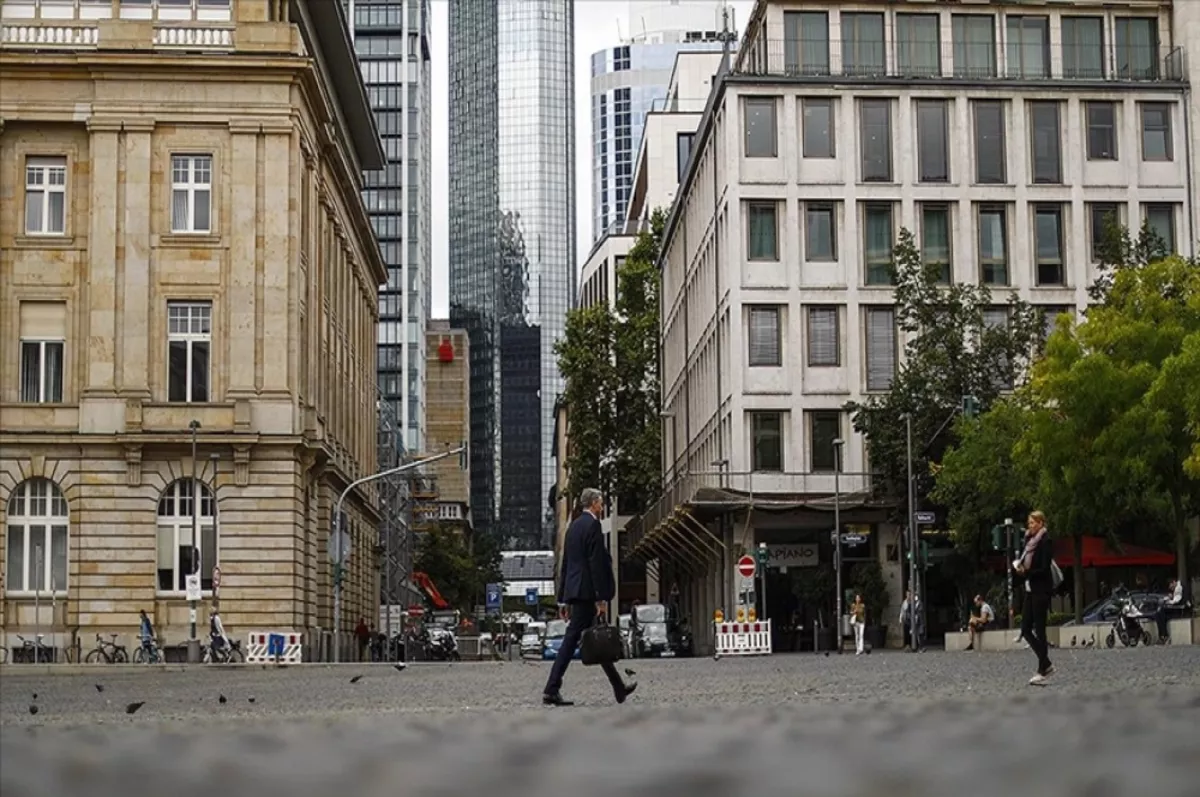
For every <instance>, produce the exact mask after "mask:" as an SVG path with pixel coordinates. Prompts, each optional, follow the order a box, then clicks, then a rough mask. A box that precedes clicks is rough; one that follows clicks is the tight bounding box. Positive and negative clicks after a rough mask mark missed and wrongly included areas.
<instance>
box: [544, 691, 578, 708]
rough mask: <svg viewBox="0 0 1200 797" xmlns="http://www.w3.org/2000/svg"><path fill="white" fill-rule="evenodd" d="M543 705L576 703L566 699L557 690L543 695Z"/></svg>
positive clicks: (571, 704) (569, 704) (570, 704)
mask: <svg viewBox="0 0 1200 797" xmlns="http://www.w3.org/2000/svg"><path fill="white" fill-rule="evenodd" d="M542 705H543V706H573V705H575V704H574V703H573V702H572V701H570V700H564V699H563V696H562V695H560V694H559V693H557V692H555V693H554V694H552V695H542Z"/></svg>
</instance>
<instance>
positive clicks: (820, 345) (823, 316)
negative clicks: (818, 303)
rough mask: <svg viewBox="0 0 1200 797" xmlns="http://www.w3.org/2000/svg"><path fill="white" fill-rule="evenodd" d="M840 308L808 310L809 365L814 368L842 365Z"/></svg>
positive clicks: (811, 308) (810, 308)
mask: <svg viewBox="0 0 1200 797" xmlns="http://www.w3.org/2000/svg"><path fill="white" fill-rule="evenodd" d="M840 326H841V324H840V322H839V320H838V308H836V307H809V308H808V364H809V366H811V367H814V368H823V367H828V366H833V367H836V366H839V365H841V364H842V347H841V344H840V340H841V329H840Z"/></svg>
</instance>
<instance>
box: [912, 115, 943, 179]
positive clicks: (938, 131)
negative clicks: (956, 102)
mask: <svg viewBox="0 0 1200 797" xmlns="http://www.w3.org/2000/svg"><path fill="white" fill-rule="evenodd" d="M916 105H917V175H918V178H919V180H920V182H922V183H945V182H949V180H950V148H949V141H948V140H947V139H948V136H949V132H948V129H947V124H948V121H949V110H948V109H949V103H948V102H946V101H945V100H917V103H916Z"/></svg>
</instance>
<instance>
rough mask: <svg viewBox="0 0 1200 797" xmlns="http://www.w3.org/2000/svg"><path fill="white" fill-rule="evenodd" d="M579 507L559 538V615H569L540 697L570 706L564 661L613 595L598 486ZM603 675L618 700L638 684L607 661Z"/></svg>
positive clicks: (548, 702) (568, 660) (586, 493)
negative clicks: (564, 689)
mask: <svg viewBox="0 0 1200 797" xmlns="http://www.w3.org/2000/svg"><path fill="white" fill-rule="evenodd" d="M579 503H580V504H581V506H582V507H583V511H582V512H580V513H579V516H578V517H576V518H575V520H574V521H572V522H571V525H570V526H569V527H567V533H566V534H565V535H564V537H563V542H562V565H561V568H560V572H559V579H558V605H559V606H560V607H562V608H561V610H560V613H561V614H562V615H563V619H568V618H569V622H568V623H567V633H566V635H565V636H564V637H563V640H562V647H560V648H559V649H558V655H557V656H556V657H555V659H554V665H553V666H552V667H551V668H550V677H549V679H548V680H547V681H546V688H545V689H544V690H543V692H542V702H543V703H544V704H546V705H547V706H570V705H573V703H572V702H571V701H569V700H564V699H563V696H562V685H563V677H564V676H565V675H566V673H567V665H569V664H570V663H571V659H572V658H573V657H574V655H575V649H576V648H578V647H579V641H580V639H582V638H583V632H584V631H586V630H587V629H589V628H591V627H592V625H594V624H595V622H596V617H597V615H601V616H604V615H607V613H608V602H609V601H611V600H612V599H613V596H614V595H615V594H616V591H617V589H616V584H615V583H614V580H613V568H612V557H611V556H610V555H609V552H608V546H607V545H605V544H604V532H603V530H602V529H601V528H600V518H601V517H602V516H603V514H604V497H603V495H601V493H600V491H599V490H595V489H592V488H590V487H589V488H588V489H586V490H584V491H583V494H582V495H581V496H580V499H579ZM601 667H603V669H604V674H605V675H606V676H608V682H609V683H610V684H611V685H612V690H613V697H615V698H616V700H617V702H618V703H624V702H625V699H626V698H627V697H629V696H630V695H632V694H633V692H634V690H635V689H637V684H636V683H635V684H629V685H626V684H625V682H624V681H622V680H621V676H620V675H618V674H617V668H616V667H614V666H613V665H612V664H610V663H605V664H602V665H601Z"/></svg>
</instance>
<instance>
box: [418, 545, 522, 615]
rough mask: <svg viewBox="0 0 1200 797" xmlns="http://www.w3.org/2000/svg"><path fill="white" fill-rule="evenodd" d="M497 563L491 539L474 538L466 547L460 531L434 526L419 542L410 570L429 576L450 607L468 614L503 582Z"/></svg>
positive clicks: (498, 561)
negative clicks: (486, 591)
mask: <svg viewBox="0 0 1200 797" xmlns="http://www.w3.org/2000/svg"><path fill="white" fill-rule="evenodd" d="M500 559H501V556H500V548H499V542H498V541H497V540H496V539H495V538H494V537H493V536H489V535H482V534H481V535H476V536H475V538H474V539H473V540H472V544H471V545H470V546H468V545H467V543H466V541H465V539H464V536H463V533H462V532H461V531H460V530H458V529H454V528H448V527H444V526H437V527H435V528H433V529H432V530H430V531H429V532H427V533H426V534H425V535H424V537H423V539H422V540H421V543H420V547H419V548H418V550H417V555H416V557H415V558H414V561H413V570H416V571H419V572H422V573H425V574H426V575H427V576H429V578H430V580H431V581H433V584H434V586H435V587H437V590H438V592H440V593H441V594H442V597H443V598H445V599H446V601H447V602H448V603H449V604H450V606H451V607H453V608H455V609H459V610H462V611H471V610H472V608H473V607H474V606H475V605H476V604H479V603H482V602H483V599H484V589H485V588H486V586H487V585H488V584H491V583H496V582H499V581H501V580H502V578H501V574H500Z"/></svg>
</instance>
